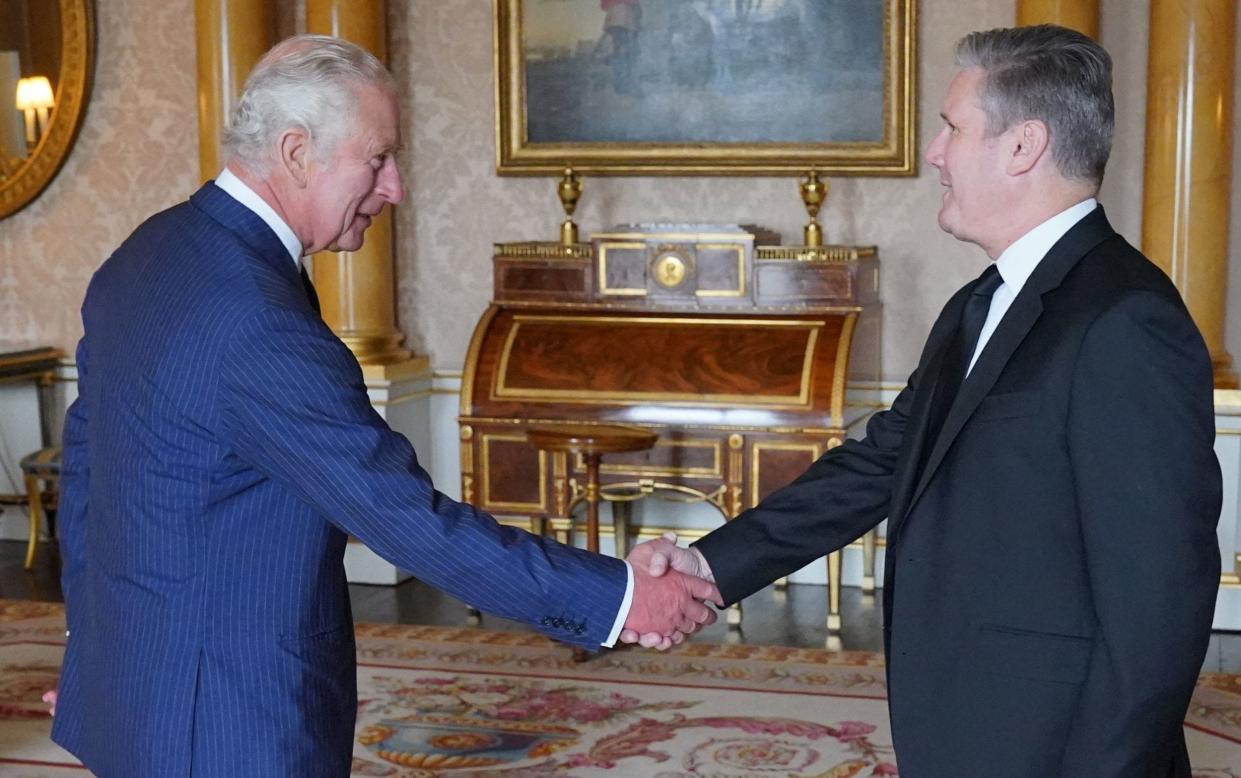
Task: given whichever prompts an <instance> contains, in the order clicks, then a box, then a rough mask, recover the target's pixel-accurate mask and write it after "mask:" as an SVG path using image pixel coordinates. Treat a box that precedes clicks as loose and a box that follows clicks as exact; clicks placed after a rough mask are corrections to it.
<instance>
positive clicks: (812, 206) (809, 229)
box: [800, 170, 828, 246]
mask: <svg viewBox="0 0 1241 778" xmlns="http://www.w3.org/2000/svg"><path fill="white" fill-rule="evenodd" d="M827 188H828V187H827V182H826V181H820V180H819V173H818V171H815V170H811V171H810V175H808V176H806V180H805V181H802V182H801V187H800V189H801V200H802V202H803V203H805V204H806V213H808V214H810V222H809V223H808V224H807V225H806V228H805V229H804V230H803V231H802V233H803V235H804V237H805V244H806V245H807V246H822V245H823V230H822V229H821V228H820V227H819V222H818V221H817V217H818V215H819V208H820V207H821V206H822V205H823V201H824V200H826V199H827Z"/></svg>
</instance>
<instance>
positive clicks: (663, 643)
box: [620, 532, 724, 651]
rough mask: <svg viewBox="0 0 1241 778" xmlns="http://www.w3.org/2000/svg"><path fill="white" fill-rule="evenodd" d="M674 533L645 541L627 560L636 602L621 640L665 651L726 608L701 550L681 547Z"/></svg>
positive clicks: (633, 604) (712, 620) (711, 622)
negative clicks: (711, 605) (710, 604)
mask: <svg viewBox="0 0 1241 778" xmlns="http://www.w3.org/2000/svg"><path fill="white" fill-rule="evenodd" d="M676 541H677V536H676V534H675V533H672V532H666V533H664V535H663V537H660V538H657V539H655V540H651V541H647V542H646V543H641V544H639V545H637V546H635V547H634V549H633V550H632V551H631V552H629V556H628V557H626V558H625V561H627V562H629V565H630V567H631V568H633V602H632V604H631V605H630V608H629V617H628V618H626V619H625V627H624V629H623V630H622V631H621V634H620V640H621V642H622V643H638V644H639V645H642V646H645V647H647V648H657V649H659V650H660V651H664V650H666V649H669V648H671V647H672V646H674V645H677V644H679V643H681V642H682V641H683V640H685V636H686V635H690V634H692V633H694V632H695V631H697V630H698V628H699V627H702V626H704V625H707V624H714V623H715V618H716V614H715V611H713V610H711V609H710V608H708V607H707V606H706V605H705V603H706V602H713V603H715V604H716V605H718V606H720V607H723V606H724V598H723V597H722V596H721V595H720V590H719V589H718V588H716V586H715V578H714V576H713V575H712V574H711V568H710V566H709V565H708V564H707V560H706V559H705V558H704V557H703V556H702V554H701V553H699V552H698V551H696V550H694V549H689V548H681V547H679V546H677V544H676Z"/></svg>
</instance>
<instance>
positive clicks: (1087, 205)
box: [995, 197, 1099, 296]
mask: <svg viewBox="0 0 1241 778" xmlns="http://www.w3.org/2000/svg"><path fill="white" fill-rule="evenodd" d="M1098 205H1099V202H1098V201H1097V200H1095V199H1094V198H1093V197H1088V198H1086V199H1085V200H1082V201H1081V202H1080V203H1078V204H1077V205H1074V206H1072V207H1070V208H1067V209H1065V210H1063V211H1061V212H1060V213H1058V214H1056V215H1055V216H1053V217H1051V218H1050V219H1048V220H1047V221H1045V222H1043V223H1042V224H1040V225H1039V226H1037V227H1035V228H1034V229H1032V230H1030V231H1029V232H1027V233H1026V234H1025V235H1022V236H1021V237H1020V238H1018V239H1017V240H1016V241H1015V242H1014V243H1013V244H1012V245H1011V246H1009V247H1008V248H1006V249H1004V253H1003V254H1001V255H1000V258H999V259H997V260H996V261H995V269H996V270H998V271H1000V277H1001V278H1003V279H1004V283H1005V285H1007V286H1009V287H1011V288H1012V290H1013V295H1014V296H1015V295H1016V294H1017V293H1018V292H1020V291H1021V287H1023V286H1025V283H1026V281H1027V280H1028V279H1029V278H1030V274H1031V273H1033V272H1034V268H1035V267H1037V266H1038V263H1039V262H1040V261H1041V260H1042V259H1043V257H1045V256H1046V255H1047V252H1048V251H1051V247H1052V246H1054V245H1056V241H1058V240H1060V239H1061V238H1063V237H1064V234H1065V233H1066V232H1068V231H1069V230H1070V229H1072V228H1073V225H1075V224H1077V223H1078V222H1079V221H1081V220H1082V219H1084V218H1085V217H1086V215H1087V214H1089V213H1090V212H1091V211H1093V210H1094V209H1095V208H1096V207H1097V206H1098Z"/></svg>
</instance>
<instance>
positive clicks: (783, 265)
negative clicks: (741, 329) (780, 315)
mask: <svg viewBox="0 0 1241 778" xmlns="http://www.w3.org/2000/svg"><path fill="white" fill-rule="evenodd" d="M756 275H757V279H756V281H755V283H756V284H757V285H758V297H759V300H760V301H761V302H764V303H773V304H780V303H801V304H810V303H818V304H824V303H832V302H841V303H848V302H852V300H853V299H854V297H855V296H856V293H855V289H854V279H853V272H852V269H851V268H850V267H848V266H845V265H839V266H830V267H821V266H819V267H816V266H815V265H813V264H810V263H804V262H797V261H796V260H764V261H763V262H759V263H758V266H757V268H756Z"/></svg>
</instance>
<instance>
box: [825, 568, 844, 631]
mask: <svg viewBox="0 0 1241 778" xmlns="http://www.w3.org/2000/svg"><path fill="white" fill-rule="evenodd" d="M840 553H841V552H839V551H833V552H832V553H830V554H828V555H827V631H828V632H839V631H840Z"/></svg>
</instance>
